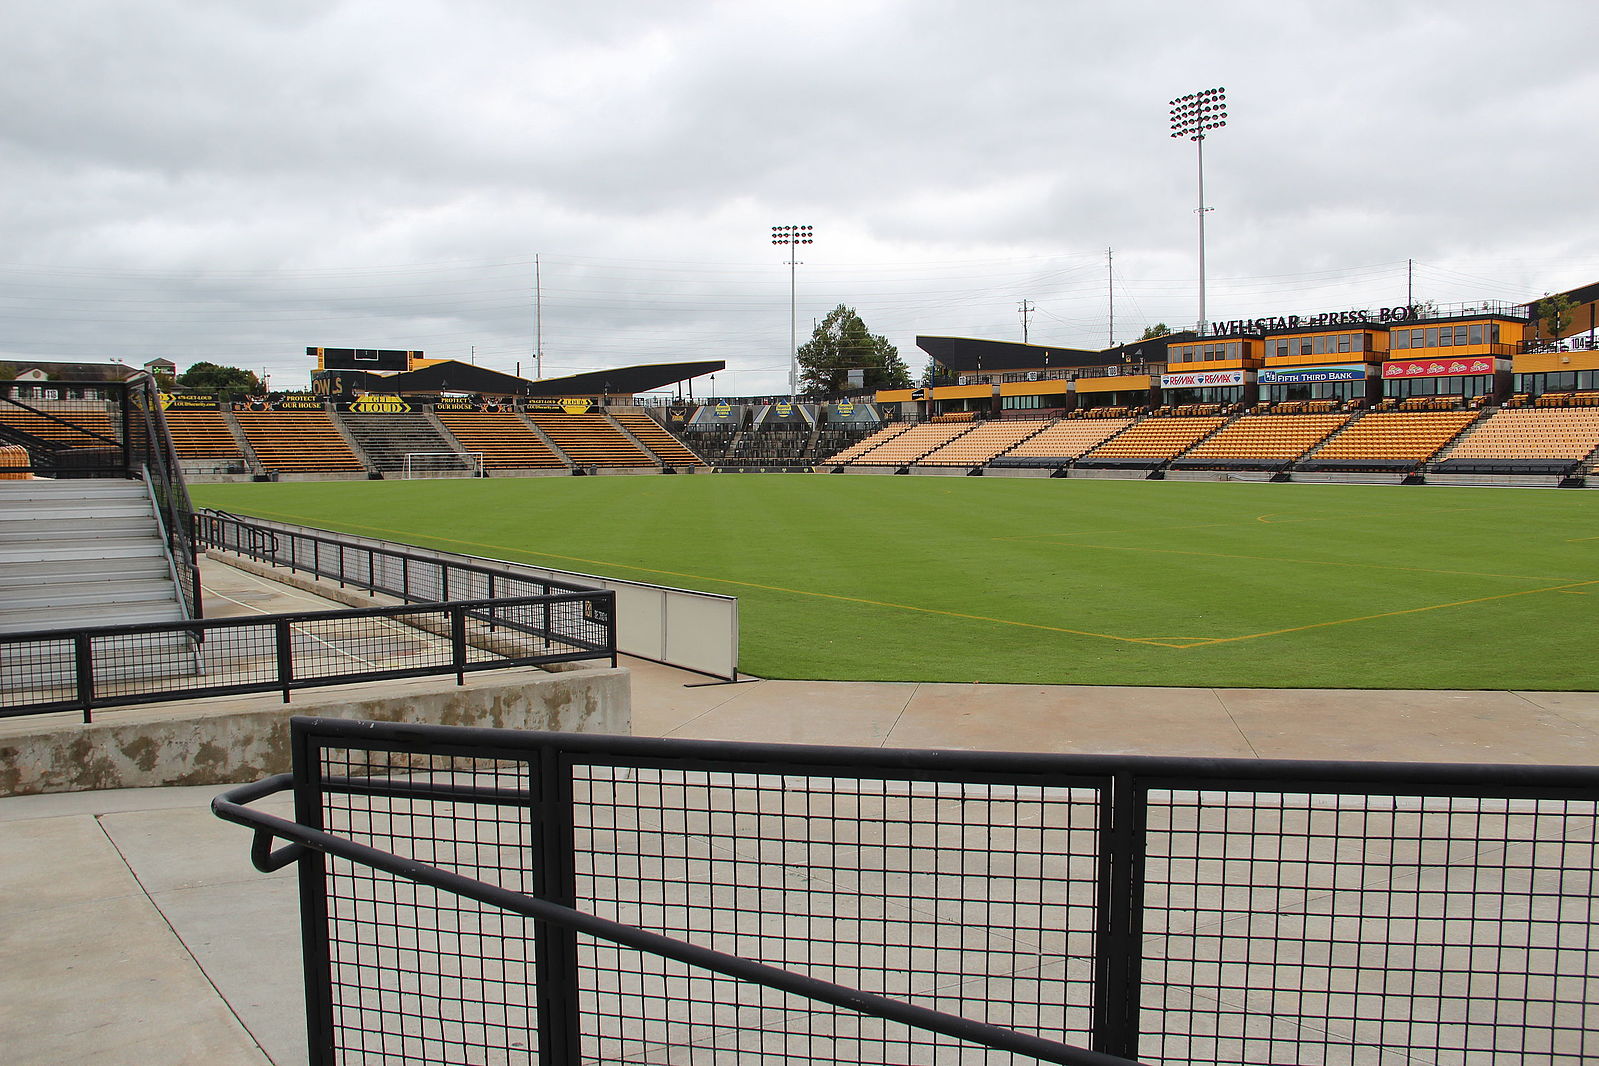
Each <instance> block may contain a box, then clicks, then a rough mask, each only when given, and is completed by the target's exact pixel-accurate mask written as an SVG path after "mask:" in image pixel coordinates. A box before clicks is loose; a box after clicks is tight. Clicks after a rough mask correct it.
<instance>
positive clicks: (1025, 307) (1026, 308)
mask: <svg viewBox="0 0 1599 1066" xmlns="http://www.w3.org/2000/svg"><path fill="white" fill-rule="evenodd" d="M1036 310H1038V305H1037V304H1035V303H1031V302H1029V301H1027V300H1023V301H1022V302H1021V307H1020V308H1019V311H1018V313H1019V314H1020V315H1021V316H1022V343H1023V344H1026V343H1027V316H1028V315H1030V314H1032V313H1033V312H1034V311H1036Z"/></svg>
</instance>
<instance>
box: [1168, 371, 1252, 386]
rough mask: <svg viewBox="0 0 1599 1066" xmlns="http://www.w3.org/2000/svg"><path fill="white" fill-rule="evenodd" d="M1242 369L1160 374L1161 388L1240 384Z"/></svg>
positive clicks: (1241, 382) (1242, 374)
mask: <svg viewBox="0 0 1599 1066" xmlns="http://www.w3.org/2000/svg"><path fill="white" fill-rule="evenodd" d="M1243 383H1244V372H1243V371H1242V370H1191V371H1189V372H1188V373H1186V374H1162V375H1161V376H1160V387H1161V388H1163V389H1208V388H1215V387H1217V386H1221V385H1242V384H1243Z"/></svg>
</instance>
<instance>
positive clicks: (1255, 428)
mask: <svg viewBox="0 0 1599 1066" xmlns="http://www.w3.org/2000/svg"><path fill="white" fill-rule="evenodd" d="M1350 417H1351V416H1350V415H1298V414H1276V413H1267V414H1246V415H1244V416H1243V417H1241V418H1238V419H1236V420H1235V421H1233V422H1230V423H1228V424H1227V425H1225V426H1223V427H1222V428H1221V429H1220V430H1218V431H1217V432H1216V434H1215V435H1214V436H1212V437H1210V438H1209V439H1208V440H1205V441H1203V442H1202V443H1200V444H1197V445H1195V446H1194V447H1193V448H1191V449H1189V450H1188V451H1187V452H1185V453H1183V454H1182V455H1181V456H1179V457H1178V458H1176V459H1174V460H1173V461H1172V466H1174V467H1177V468H1180V469H1181V468H1189V469H1209V470H1281V469H1282V468H1283V467H1285V466H1287V465H1288V464H1289V463H1291V462H1293V461H1294V460H1295V459H1298V458H1299V457H1300V456H1302V455H1304V454H1305V453H1306V452H1308V451H1310V449H1312V448H1314V447H1315V446H1316V445H1317V444H1319V443H1321V442H1322V441H1323V440H1326V439H1327V438H1328V437H1329V436H1331V435H1332V434H1334V433H1336V432H1337V431H1338V430H1339V429H1341V428H1342V427H1343V426H1344V425H1345V423H1347V422H1348V421H1349V419H1350Z"/></svg>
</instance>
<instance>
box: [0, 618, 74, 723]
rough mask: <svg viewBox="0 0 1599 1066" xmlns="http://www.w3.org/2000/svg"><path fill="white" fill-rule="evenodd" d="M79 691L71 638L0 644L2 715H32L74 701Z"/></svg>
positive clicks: (2, 641)
mask: <svg viewBox="0 0 1599 1066" xmlns="http://www.w3.org/2000/svg"><path fill="white" fill-rule="evenodd" d="M76 691H77V665H76V661H75V659H74V652H73V639H72V637H71V636H66V637H62V638H60V639H52V640H37V641H4V640H0V714H29V713H33V712H34V711H35V710H36V709H37V708H40V707H48V706H50V705H51V704H53V703H56V702H58V701H65V700H70V699H71V698H72V695H73V693H75V692H76Z"/></svg>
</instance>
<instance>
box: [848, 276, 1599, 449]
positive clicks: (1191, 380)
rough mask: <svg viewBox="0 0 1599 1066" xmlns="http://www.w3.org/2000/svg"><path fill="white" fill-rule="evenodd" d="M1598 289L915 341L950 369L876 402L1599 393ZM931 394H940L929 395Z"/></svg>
mask: <svg viewBox="0 0 1599 1066" xmlns="http://www.w3.org/2000/svg"><path fill="white" fill-rule="evenodd" d="M1596 300H1599V284H1594V285H1588V286H1584V287H1582V288H1578V289H1573V290H1570V291H1568V292H1565V293H1561V294H1558V295H1556V296H1552V297H1545V298H1543V299H1542V300H1539V301H1532V302H1530V303H1527V304H1508V303H1506V304H1494V303H1489V304H1478V305H1473V306H1460V307H1453V308H1438V307H1436V306H1434V305H1430V304H1416V305H1402V306H1390V307H1374V308H1342V309H1337V310H1330V311H1319V312H1315V313H1311V314H1290V313H1268V314H1261V315H1257V316H1254V317H1251V318H1247V319H1235V320H1231V321H1225V322H1215V323H1212V324H1210V327H1209V329H1208V331H1207V332H1206V333H1205V334H1203V335H1201V334H1198V333H1195V332H1192V331H1190V332H1182V333H1172V334H1168V335H1165V336H1162V337H1156V338H1145V339H1142V340H1138V341H1135V342H1132V343H1129V344H1123V345H1119V346H1117V347H1113V348H1107V349H1103V350H1100V351H1091V350H1086V349H1072V348H1060V347H1046V346H1042V345H1029V344H1016V343H1012V342H1007V341H993V340H977V339H970V338H961V337H930V336H922V337H918V338H917V344H918V346H919V347H921V348H922V349H923V350H924V351H926V352H927V353H928V354H929V355H930V356H931V357H932V358H933V359H934V361H935V362H937V363H938V365H939V366H940V367H942V368H943V369H944V372H945V374H944V378H945V381H946V382H947V383H943V384H938V383H935V384H934V385H933V386H932V388H931V389H930V390H924V389H899V390H883V391H880V392H878V393H877V394H876V397H875V399H876V400H877V402H878V403H879V404H880V405H884V406H886V407H888V408H889V409H890V410H893V409H895V408H897V409H898V411H899V414H900V415H901V416H902V417H906V418H916V417H922V418H925V417H928V416H930V415H945V414H962V413H969V414H973V415H975V416H976V417H980V418H989V417H997V418H1036V417H1039V416H1043V415H1048V414H1057V413H1065V412H1070V411H1077V410H1084V409H1089V408H1095V407H1126V408H1129V409H1139V408H1155V407H1162V406H1167V407H1171V406H1182V405H1191V404H1192V405H1218V406H1222V407H1250V406H1253V405H1255V404H1257V403H1278V402H1283V401H1310V402H1317V401H1322V402H1330V403H1335V404H1337V405H1339V406H1341V407H1345V408H1354V407H1362V406H1374V405H1376V404H1378V403H1381V402H1384V401H1394V402H1403V401H1411V400H1427V399H1428V398H1431V400H1432V401H1434V402H1436V403H1437V404H1438V405H1440V406H1445V405H1457V404H1458V405H1466V406H1482V405H1485V404H1494V403H1502V402H1504V401H1506V400H1509V399H1511V398H1512V397H1514V396H1518V395H1519V396H1525V397H1528V398H1531V399H1535V398H1537V397H1538V396H1541V395H1544V394H1546V393H1555V392H1563V391H1564V392H1571V391H1582V390H1591V389H1595V388H1599V350H1596V348H1599V345H1596V344H1595V337H1596V330H1599V308H1596ZM929 392H930V393H931V395H929Z"/></svg>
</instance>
